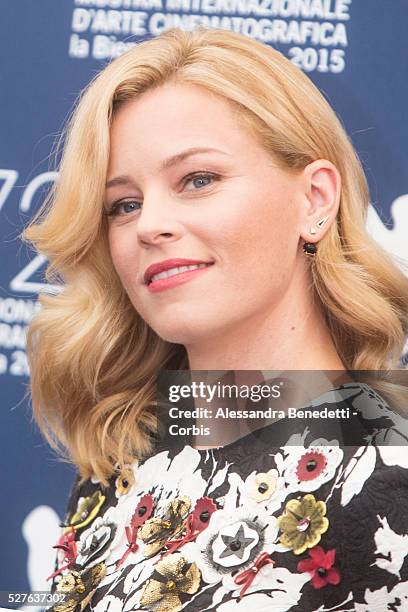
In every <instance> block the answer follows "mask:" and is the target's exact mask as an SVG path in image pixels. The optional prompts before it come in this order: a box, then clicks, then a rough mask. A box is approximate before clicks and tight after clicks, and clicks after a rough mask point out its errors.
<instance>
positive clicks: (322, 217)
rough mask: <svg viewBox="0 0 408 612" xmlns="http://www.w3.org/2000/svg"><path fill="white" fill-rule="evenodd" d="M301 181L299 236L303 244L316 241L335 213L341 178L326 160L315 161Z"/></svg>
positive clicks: (334, 167) (306, 170)
mask: <svg viewBox="0 0 408 612" xmlns="http://www.w3.org/2000/svg"><path fill="white" fill-rule="evenodd" d="M302 178H303V191H304V198H303V202H304V207H303V214H302V219H301V227H300V229H301V237H302V238H303V240H304V241H305V242H318V241H319V240H321V238H322V237H323V236H324V234H325V233H326V231H327V230H328V229H329V227H330V225H331V224H332V223H333V221H334V219H335V217H336V215H337V212H338V210H339V205H340V192H341V177H340V173H339V171H338V170H337V168H336V166H335V165H334V164H332V163H331V162H330V161H328V160H327V159H318V160H316V161H314V162H312V163H311V164H308V165H307V166H306V167H305V168H304V170H303V177H302Z"/></svg>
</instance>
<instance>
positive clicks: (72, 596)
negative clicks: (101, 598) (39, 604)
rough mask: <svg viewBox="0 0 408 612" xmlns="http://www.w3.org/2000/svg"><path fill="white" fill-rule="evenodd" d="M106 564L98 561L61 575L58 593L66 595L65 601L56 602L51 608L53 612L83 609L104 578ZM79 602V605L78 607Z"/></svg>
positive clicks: (71, 611) (69, 611)
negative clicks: (82, 568)
mask: <svg viewBox="0 0 408 612" xmlns="http://www.w3.org/2000/svg"><path fill="white" fill-rule="evenodd" d="M105 573H106V566H105V564H104V563H98V564H97V565H94V566H93V567H91V568H89V569H84V570H82V571H76V570H72V571H71V572H69V573H68V574H65V575H64V576H61V579H60V581H59V582H58V584H57V593H61V594H64V595H65V598H64V601H61V603H55V604H54V605H53V606H52V608H51V609H50V610H52V611H53V612H74V610H78V609H80V610H83V609H84V607H85V606H86V605H87V604H88V603H89V601H90V600H91V598H92V595H93V594H94V591H95V589H96V587H97V586H98V584H99V583H100V582H101V580H102V578H104V576H105ZM78 604H79V607H78Z"/></svg>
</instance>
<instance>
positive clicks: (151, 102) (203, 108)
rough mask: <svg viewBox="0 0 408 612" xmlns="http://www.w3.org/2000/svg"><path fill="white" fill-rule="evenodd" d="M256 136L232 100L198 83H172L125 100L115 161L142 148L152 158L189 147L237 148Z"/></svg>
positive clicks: (115, 125)
mask: <svg viewBox="0 0 408 612" xmlns="http://www.w3.org/2000/svg"><path fill="white" fill-rule="evenodd" d="M254 140H255V139H254V136H253V135H252V134H251V133H250V132H249V130H248V128H247V127H246V126H245V125H244V124H243V122H242V121H241V122H240V121H239V114H238V107H237V106H236V105H235V104H234V103H232V102H231V101H229V100H227V99H225V98H223V97H222V96H219V95H217V94H215V93H213V92H210V91H209V90H207V89H206V88H204V87H201V86H198V85H191V84H185V83H183V84H181V83H166V84H164V85H160V86H158V87H156V88H154V89H150V90H148V91H146V92H145V93H143V94H141V95H140V96H139V97H137V98H135V99H131V100H127V101H126V102H123V103H121V104H120V106H119V108H118V109H117V110H116V112H115V114H114V117H113V121H112V126H111V163H115V162H118V161H119V158H124V157H128V156H129V155H131V154H132V155H134V154H135V153H136V152H137V153H138V154H143V156H145V159H146V161H148V158H149V157H150V155H153V154H155V156H156V157H157V156H158V155H159V156H160V157H162V158H165V157H167V156H170V155H172V154H173V153H174V151H175V150H176V149H181V148H188V147H217V148H220V147H228V148H229V149H231V150H234V149H236V150H237V149H241V148H246V147H248V145H249V144H250V141H254Z"/></svg>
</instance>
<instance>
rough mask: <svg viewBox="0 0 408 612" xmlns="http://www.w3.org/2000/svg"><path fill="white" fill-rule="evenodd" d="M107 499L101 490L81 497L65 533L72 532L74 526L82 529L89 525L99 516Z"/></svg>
mask: <svg viewBox="0 0 408 612" xmlns="http://www.w3.org/2000/svg"><path fill="white" fill-rule="evenodd" d="M105 499H106V497H105V495H102V493H101V491H95V493H93V494H92V495H89V496H88V497H83V498H81V499H80V500H79V503H78V507H77V510H76V512H75V514H74V515H73V516H72V517H71V520H70V521H69V526H68V527H67V528H66V529H65V533H68V532H70V531H71V530H72V529H71V528H72V527H74V528H75V529H82V527H86V525H89V523H91V522H92V521H93V520H94V518H95V517H96V516H97V514H98V512H99V510H100V508H101V506H102V504H103V502H104V501H105Z"/></svg>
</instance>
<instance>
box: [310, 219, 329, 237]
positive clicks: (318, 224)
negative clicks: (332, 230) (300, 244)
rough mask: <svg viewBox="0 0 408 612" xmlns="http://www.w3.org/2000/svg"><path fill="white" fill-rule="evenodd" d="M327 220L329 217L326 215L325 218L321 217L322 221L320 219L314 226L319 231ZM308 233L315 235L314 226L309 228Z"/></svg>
mask: <svg viewBox="0 0 408 612" xmlns="http://www.w3.org/2000/svg"><path fill="white" fill-rule="evenodd" d="M328 218H329V215H327V217H323V219H320V221H318V222H317V223H316V226H317V227H318V228H319V229H320V228H321V227H323V225H324V224H325V223H326V221H327V219H328ZM309 231H310V233H311V234H316V232H317V230H316V227H315V226H313V227H311V228H310V230H309Z"/></svg>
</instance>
